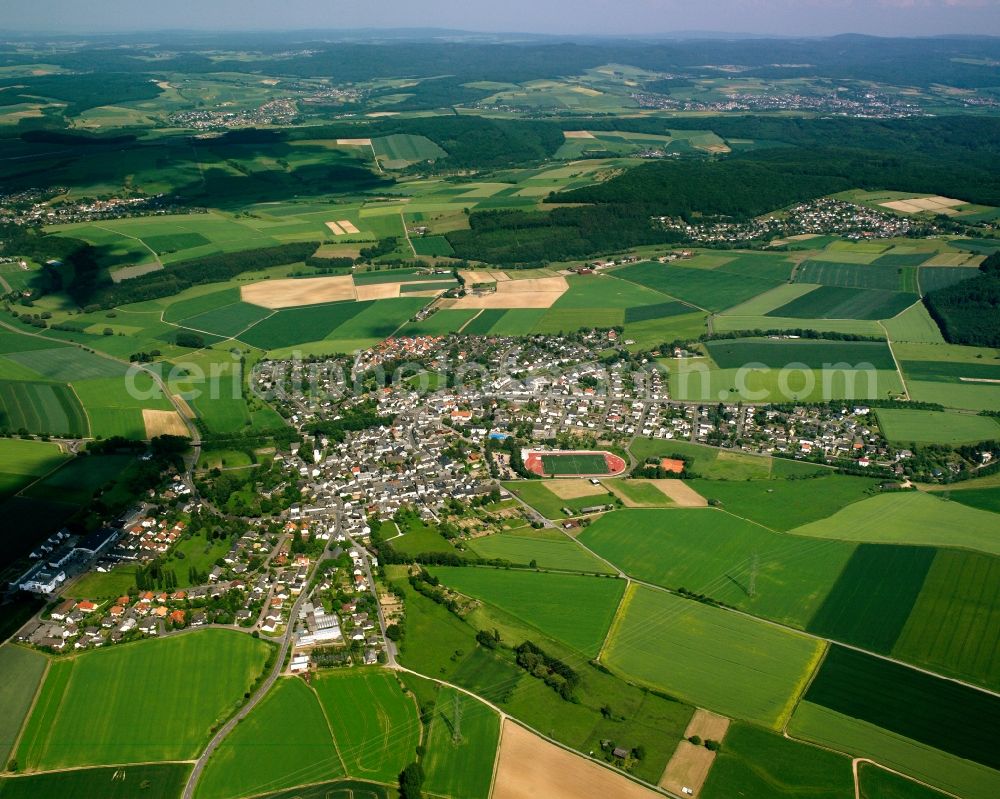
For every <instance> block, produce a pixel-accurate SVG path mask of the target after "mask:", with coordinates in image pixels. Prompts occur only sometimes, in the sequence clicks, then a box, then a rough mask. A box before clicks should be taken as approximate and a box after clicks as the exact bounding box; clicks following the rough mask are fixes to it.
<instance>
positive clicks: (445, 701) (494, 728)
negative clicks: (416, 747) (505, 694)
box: [421, 688, 500, 799]
mask: <svg viewBox="0 0 1000 799" xmlns="http://www.w3.org/2000/svg"><path fill="white" fill-rule="evenodd" d="M456 723H457V725H458V728H457V729H456ZM456 733H457V736H456ZM499 738H500V717H499V716H497V714H496V713H495V712H494V711H493V710H490V709H489V708H488V707H486V706H485V705H484V704H482V703H481V702H477V701H476V700H475V699H472V698H471V697H470V696H468V695H467V694H463V693H460V692H459V691H456V690H455V689H454V688H442V689H441V690H440V691H439V692H438V695H437V702H436V704H435V707H434V715H433V717H432V719H431V722H430V727H429V729H428V730H427V734H426V739H425V743H424V746H425V747H426V749H427V754H425V755H424V758H423V761H422V762H421V765H422V766H423V768H424V773H425V774H426V779H425V781H424V790H426V791H428V792H430V793H435V794H441V795H444V796H455V797H459V796H460V797H463V799H489V795H490V786H491V784H492V782H493V760H494V758H495V757H496V749H497V743H498V741H499Z"/></svg>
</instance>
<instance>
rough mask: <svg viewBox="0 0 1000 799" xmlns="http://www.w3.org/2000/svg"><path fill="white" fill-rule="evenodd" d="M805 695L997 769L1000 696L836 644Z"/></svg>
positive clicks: (898, 733)
mask: <svg viewBox="0 0 1000 799" xmlns="http://www.w3.org/2000/svg"><path fill="white" fill-rule="evenodd" d="M805 699H806V701H808V702H811V703H812V704H815V705H820V706H821V707H825V708H827V709H829V710H832V711H834V712H837V713H840V714H842V715H846V716H849V717H851V718H857V719H860V720H861V721H865V722H868V723H869V724H874V725H876V726H878V727H881V728H882V729H885V730H888V731H889V732H893V733H896V734H897V735H901V736H903V737H906V738H910V739H911V740H914V741H918V742H920V743H923V744H926V745H928V746H932V747H934V748H936V749H940V750H941V751H943V752H948V753H949V754H953V755H956V756H958V757H961V758H964V759H966V760H971V761H973V762H975V763H979V764H981V765H984V766H987V767H988V768H992V769H997V768H998V767H1000V752H998V751H997V748H996V747H995V746H994V745H993V741H992V740H991V737H990V736H991V731H992V730H994V729H996V725H997V723H998V722H1000V698H998V697H996V696H993V695H991V694H987V693H984V692H982V691H978V690H976V689H974V688H968V687H966V686H963V685H960V684H958V683H955V682H952V681H950V680H943V679H941V678H939V677H934V676H932V675H929V674H926V673H924V672H920V671H916V670H915V669H911V668H908V667H906V666H902V665H899V664H897V663H892V662H890V661H887V660H883V659H881V658H876V657H873V656H871V655H867V654H865V653H863V652H858V651H856V650H852V649H846V648H844V647H840V646H833V647H831V648H830V651H829V652H827V655H826V658H825V659H824V660H823V665H822V666H821V667H820V670H819V673H818V674H817V675H816V677H815V678H814V679H813V681H812V683H811V684H810V685H809V689H808V690H807V691H806V695H805Z"/></svg>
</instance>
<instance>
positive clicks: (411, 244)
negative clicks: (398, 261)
mask: <svg viewBox="0 0 1000 799" xmlns="http://www.w3.org/2000/svg"><path fill="white" fill-rule="evenodd" d="M399 221H400V222H402V223H403V235H404V236H406V243H407V244H409V245H410V252H412V253H413V257H414V258H416V257H417V249H416V247H414V246H413V242H412V241H410V231H408V230H407V229H406V217H405V216H404V215H403V212H402V211H400V212H399ZM469 321H472V320H471V319H470V320H469Z"/></svg>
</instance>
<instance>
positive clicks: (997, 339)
mask: <svg viewBox="0 0 1000 799" xmlns="http://www.w3.org/2000/svg"><path fill="white" fill-rule="evenodd" d="M979 269H980V272H981V274H979V275H977V276H976V277H974V278H972V279H971V280H965V281H962V282H961V283H956V284H955V285H953V286H948V287H947V288H943V289H938V290H937V291H932V292H930V293H929V294H928V295H927V296H926V297H924V303H925V304H926V305H927V310H928V311H930V314H931V316H932V317H934V320H935V321H936V322H937V323H938V326H939V327H940V328H941V333H942V335H943V336H944V337H945V339H946V340H947V341H949V342H951V343H952V344H969V345H972V346H978V347H998V346H1000V250H998V251H996V252H994V253H993V254H992V255H991V256H989V257H988V258H987V259H986V260H985V261H983V263H982V265H981V266H980V267H979Z"/></svg>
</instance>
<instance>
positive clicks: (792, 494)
mask: <svg viewBox="0 0 1000 799" xmlns="http://www.w3.org/2000/svg"><path fill="white" fill-rule="evenodd" d="M776 463H777V461H776ZM877 482H878V481H876V480H871V479H869V478H867V477H850V476H846V475H838V474H830V475H824V476H821V477H816V478H812V479H806V480H747V481H744V482H736V481H722V480H691V481H689V484H690V486H691V488H693V489H694V490H695V491H697V492H698V493H699V494H701V495H702V496H703V497H705V498H706V499H717V500H719V501H720V502H721V503H722V507H723V509H725V510H726V511H728V512H729V513H733V514H735V515H736V516H743V517H744V518H747V519H750V520H751V521H755V522H757V523H758V524H761V525H764V526H765V527H770V528H771V529H774V530H781V531H786V530H791V529H792V528H794V527H798V526H799V525H802V524H807V523H808V522H813V521H817V520H818V519H825V518H826V517H827V516H831V515H832V514H834V513H836V512H837V511H838V510H840V509H841V508H843V507H845V506H847V505H850V504H851V503H852V502H857V501H859V500H862V499H865V498H866V497H868V496H870V494H869V493H868V492H869V490H871V489H872V488H873V487H874V486H875V485H877Z"/></svg>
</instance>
